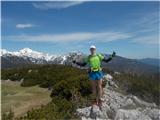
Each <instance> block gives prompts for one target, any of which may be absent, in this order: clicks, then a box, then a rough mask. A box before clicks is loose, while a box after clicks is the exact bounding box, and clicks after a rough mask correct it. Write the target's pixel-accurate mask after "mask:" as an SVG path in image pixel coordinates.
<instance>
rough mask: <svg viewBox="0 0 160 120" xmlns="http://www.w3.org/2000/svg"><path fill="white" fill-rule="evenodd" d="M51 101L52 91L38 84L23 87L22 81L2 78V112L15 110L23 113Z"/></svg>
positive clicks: (17, 113) (16, 112)
mask: <svg viewBox="0 0 160 120" xmlns="http://www.w3.org/2000/svg"><path fill="white" fill-rule="evenodd" d="M50 101H51V98H50V92H49V91H48V90H47V89H44V88H40V87H38V86H33V87H22V86H20V82H13V81H4V80H2V113H4V112H7V111H9V110H10V109H11V110H12V111H13V112H14V114H15V116H19V115H22V114H23V113H25V112H27V111H28V110H30V109H31V108H32V107H34V108H35V107H39V106H40V105H42V104H47V103H48V102H50Z"/></svg>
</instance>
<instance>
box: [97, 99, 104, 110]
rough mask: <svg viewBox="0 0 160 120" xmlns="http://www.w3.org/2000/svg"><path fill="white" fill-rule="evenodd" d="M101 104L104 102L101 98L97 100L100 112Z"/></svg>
mask: <svg viewBox="0 0 160 120" xmlns="http://www.w3.org/2000/svg"><path fill="white" fill-rule="evenodd" d="M103 102H104V99H103V98H100V99H98V106H99V108H100V110H102V104H103Z"/></svg>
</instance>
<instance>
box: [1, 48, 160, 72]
mask: <svg viewBox="0 0 160 120" xmlns="http://www.w3.org/2000/svg"><path fill="white" fill-rule="evenodd" d="M0 56H1V60H2V69H6V68H13V67H14V68H15V67H21V66H22V67H24V66H28V65H29V64H62V65H71V66H75V67H78V66H76V65H73V63H72V61H73V60H76V61H82V59H83V58H84V57H86V56H87V55H86V54H84V53H82V52H77V51H74V52H70V53H68V54H65V55H50V54H48V53H43V52H38V51H34V50H32V49H30V48H24V49H21V50H19V51H14V52H9V51H7V50H5V49H1V53H0ZM104 56H105V57H106V58H108V56H109V55H108V54H104ZM102 66H103V67H104V68H109V69H111V70H113V71H117V72H127V73H131V74H135V73H138V74H139V73H141V74H150V73H151V74H152V73H159V66H154V65H150V64H147V63H144V62H142V61H140V60H138V59H130V58H125V57H121V56H118V55H117V56H116V57H115V58H114V59H113V60H112V61H111V62H109V63H107V64H105V63H103V64H102Z"/></svg>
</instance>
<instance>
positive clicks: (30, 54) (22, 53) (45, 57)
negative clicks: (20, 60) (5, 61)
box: [0, 48, 56, 61]
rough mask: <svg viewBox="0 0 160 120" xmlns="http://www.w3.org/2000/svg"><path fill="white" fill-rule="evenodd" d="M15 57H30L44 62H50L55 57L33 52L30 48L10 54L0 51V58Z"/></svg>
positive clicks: (3, 50)
mask: <svg viewBox="0 0 160 120" xmlns="http://www.w3.org/2000/svg"><path fill="white" fill-rule="evenodd" d="M9 55H10V56H17V57H31V58H34V59H43V60H46V61H49V60H52V59H54V58H55V57H56V55H49V54H48V53H46V54H45V53H42V52H37V51H33V50H32V49H30V48H24V49H21V50H19V51H14V52H10V51H7V50H5V49H2V50H1V54H0V56H9Z"/></svg>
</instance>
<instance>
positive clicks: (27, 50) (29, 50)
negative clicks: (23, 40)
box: [19, 48, 32, 53]
mask: <svg viewBox="0 0 160 120" xmlns="http://www.w3.org/2000/svg"><path fill="white" fill-rule="evenodd" d="M19 51H20V52H21V53H26V52H27V53H28V52H29V53H31V52H32V49H30V48H23V49H21V50H19Z"/></svg>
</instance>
